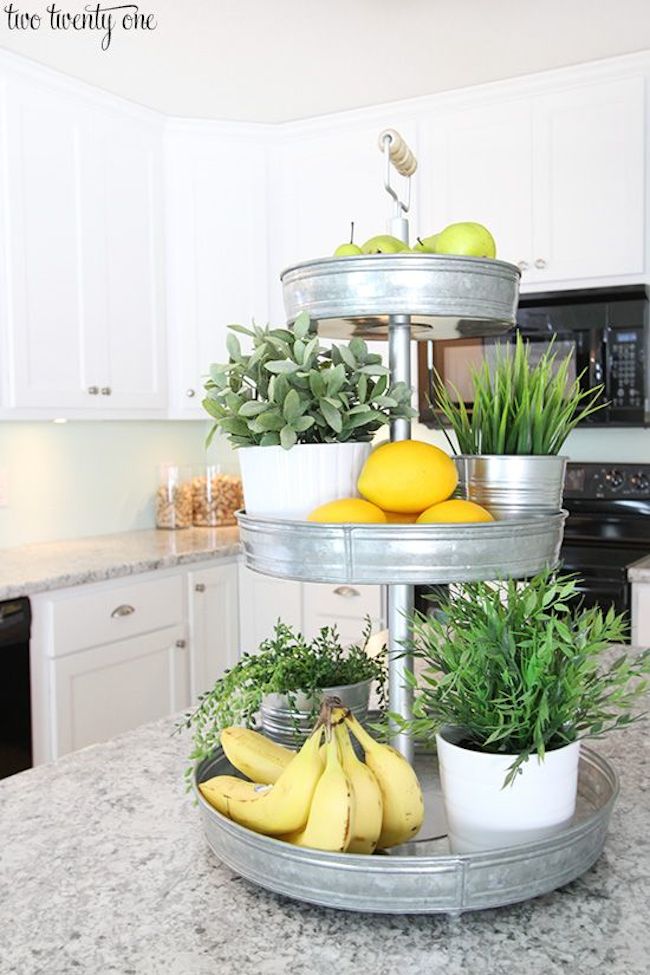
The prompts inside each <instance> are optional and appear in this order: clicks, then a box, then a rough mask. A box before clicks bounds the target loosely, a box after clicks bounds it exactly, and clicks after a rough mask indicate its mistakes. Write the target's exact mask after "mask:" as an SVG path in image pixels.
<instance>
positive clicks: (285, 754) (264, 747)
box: [221, 727, 296, 785]
mask: <svg viewBox="0 0 650 975" xmlns="http://www.w3.org/2000/svg"><path fill="white" fill-rule="evenodd" d="M221 747H222V748H223V750H224V753H225V755H226V758H227V759H228V761H229V762H230V764H231V765H234V767H235V768H236V769H237V770H238V771H239V772H241V773H242V774H243V775H245V776H247V777H248V778H249V779H252V781H253V782H262V783H264V784H265V785H269V784H272V783H274V782H277V780H278V779H279V778H280V776H281V775H282V773H283V772H284V770H285V768H286V767H287V765H288V764H289V762H291V760H292V759H294V758H295V757H296V753H295V752H292V751H290V750H289V749H288V748H283V747H282V745H276V743H275V742H274V741H269V739H268V738H265V737H264V735H260V734H259V733H258V732H257V731H252V730H251V729H250V728H238V727H232V728H224V729H223V731H222V732H221Z"/></svg>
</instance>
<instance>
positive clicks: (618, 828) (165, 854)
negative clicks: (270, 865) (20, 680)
mask: <svg viewBox="0 0 650 975" xmlns="http://www.w3.org/2000/svg"><path fill="white" fill-rule="evenodd" d="M172 729H173V720H172V719H165V720H163V721H160V722H157V723H155V724H151V725H147V726H144V727H142V728H140V729H138V730H136V731H134V732H130V733H129V734H126V735H123V736H121V737H119V738H115V739H114V740H112V741H110V742H108V743H107V744H104V745H97V746H93V747H90V748H86V749H84V750H82V751H79V752H76V753H75V754H72V755H69V756H66V757H65V758H63V759H61V760H59V761H58V762H56V763H54V764H52V765H47V766H41V767H40V768H37V769H34V770H31V771H28V772H23V773H21V774H19V775H16V776H13V777H12V778H9V779H6V780H4V781H3V782H0V836H2V842H1V846H0V851H1V852H0V931H2V937H1V938H0V971H1V972H2V973H3V975H73V973H75V972H78V973H88V975H99V973H101V975H109V973H119V975H235V973H236V975H242V973H247V972H256V973H260V975H267V973H268V975H283V973H285V972H290V973H291V975H320V973H323V975H325V973H327V975H332V972H336V973H337V975H352V973H355V975H395V973H396V972H399V973H400V975H437V973H440V975H443V973H444V975H521V973H522V972H525V973H526V975H569V973H570V975H647V973H648V970H649V967H650V927H649V926H648V923H647V905H648V902H649V899H650V876H649V874H650V846H649V841H648V837H649V836H650V804H649V803H648V786H649V779H648V757H649V751H650V750H649V748H648V726H647V724H646V725H645V726H644V724H642V723H641V724H638V725H634V726H632V727H631V728H629V729H627V730H626V731H624V732H623V733H616V734H613V735H611V736H610V737H609V738H608V739H605V740H603V741H602V742H598V743H596V749H597V750H598V751H599V752H601V753H602V754H604V755H606V756H607V757H608V758H610V760H611V761H612V763H613V764H614V765H615V767H616V769H617V771H618V772H619V775H620V777H621V794H620V797H619V800H618V802H617V804H616V807H615V810H614V814H613V817H612V823H611V831H610V835H609V837H608V840H607V845H606V848H605V852H604V854H603V856H602V857H601V859H600V860H599V861H598V863H597V864H596V866H595V867H594V868H592V869H591V870H590V871H589V872H588V873H587V874H585V875H584V876H583V877H582V878H580V879H579V880H576V881H574V882H573V883H572V884H570V885H568V886H567V887H565V888H563V889H561V890H558V891H556V892H554V893H552V894H548V895H545V896H543V897H539V898H537V899H536V900H533V901H529V902H526V903H523V904H519V905H515V906H512V907H507V908H502V909H500V910H489V911H484V912H477V913H472V914H465V915H463V916H462V917H460V918H457V919H450V918H448V917H447V916H443V915H440V916H431V917H426V916H415V917H413V916H410V917H406V916H389V917H387V916H380V915H364V914H354V913H347V912H337V911H334V910H329V909H323V908H318V907H312V906H309V905H307V904H301V903H297V902H294V901H290V900H288V899H286V898H283V897H281V896H278V895H275V894H271V893H268V892H266V891H264V890H261V889H259V888H257V887H255V886H253V885H252V884H250V883H248V882H247V881H244V880H242V879H241V878H238V877H237V876H235V875H234V874H233V873H232V872H231V871H230V870H228V869H227V868H226V867H224V866H223V865H222V864H221V863H220V862H219V861H218V860H217V859H216V857H215V856H214V855H213V854H212V852H211V851H210V850H209V848H208V846H207V843H206V841H205V839H204V836H203V833H202V828H201V824H200V819H199V812H198V810H197V809H196V808H195V807H194V806H193V803H192V799H191V798H190V797H189V796H187V795H186V794H185V793H184V790H183V784H182V781H181V780H182V772H183V768H184V766H185V755H186V753H187V750H188V741H187V739H186V738H184V737H182V738H181V737H179V736H171V734H170V733H171V731H172Z"/></svg>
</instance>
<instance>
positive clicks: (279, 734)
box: [260, 680, 373, 748]
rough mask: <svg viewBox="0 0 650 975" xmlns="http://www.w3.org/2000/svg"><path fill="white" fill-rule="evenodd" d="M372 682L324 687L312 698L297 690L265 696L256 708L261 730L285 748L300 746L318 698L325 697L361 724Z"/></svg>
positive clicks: (311, 721) (315, 715) (306, 733)
mask: <svg viewBox="0 0 650 975" xmlns="http://www.w3.org/2000/svg"><path fill="white" fill-rule="evenodd" d="M372 683H373V682H372V680H364V681H360V682H359V683H358V684H344V685H343V686H342V687H324V688H323V690H322V691H320V692H319V694H317V695H316V696H314V697H309V696H307V695H306V694H303V693H302V692H300V691H297V692H296V693H295V695H291V696H290V697H289V696H287V695H286V694H266V695H265V697H264V698H263V699H262V705H261V707H260V714H261V716H262V731H263V732H264V734H265V735H266V737H267V738H271V739H272V740H273V741H276V742H277V743H278V744H279V745H286V746H287V747H288V748H295V747H296V746H298V745H301V744H302V743H303V742H304V741H305V740H306V738H307V737H308V735H309V733H310V731H311V730H312V728H313V727H314V721H315V719H316V717H317V716H318V711H319V709H320V703H321V701H322V699H323V698H324V697H329V696H335V697H340V698H341V700H342V701H343V703H344V704H345V705H347V707H349V708H350V710H351V711H352V713H353V714H354V716H355V717H356V718H357V720H358V721H361V722H362V723H365V721H366V719H367V717H368V705H369V701H370V689H371V687H372Z"/></svg>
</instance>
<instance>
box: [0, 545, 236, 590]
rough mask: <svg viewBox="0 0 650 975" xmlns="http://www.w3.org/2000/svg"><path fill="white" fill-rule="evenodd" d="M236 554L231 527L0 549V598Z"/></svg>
mask: <svg viewBox="0 0 650 975" xmlns="http://www.w3.org/2000/svg"><path fill="white" fill-rule="evenodd" d="M238 552H239V529H237V528H186V529H183V530H182V531H163V530H156V529H151V530H145V531H134V532H120V533H119V534H115V535H95V536H92V537H90V538H77V539H72V540H70V541H63V542H44V543H41V544H37V545H23V546H20V547H19V548H5V549H0V599H12V598H14V597H16V596H30V595H32V594H33V593H37V592H45V591H46V590H50V589H61V588H63V587H65V586H77V585H80V584H81V583H86V582H101V581H102V580H104V579H114V578H117V577H118V576H128V575H132V574H133V573H137V572H149V571H150V570H152V569H168V568H172V567H173V566H175V565H186V564H188V563H190V562H200V561H203V560H205V559H210V558H216V557H220V558H225V557H227V556H229V555H236V554H237V553H238Z"/></svg>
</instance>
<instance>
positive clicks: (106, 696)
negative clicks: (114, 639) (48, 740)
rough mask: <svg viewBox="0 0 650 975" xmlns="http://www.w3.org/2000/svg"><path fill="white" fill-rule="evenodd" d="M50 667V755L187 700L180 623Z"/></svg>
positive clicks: (108, 735)
mask: <svg viewBox="0 0 650 975" xmlns="http://www.w3.org/2000/svg"><path fill="white" fill-rule="evenodd" d="M49 665H50V668H51V670H50V673H51V682H52V695H53V726H54V727H53V731H54V749H53V756H52V757H53V758H58V757H59V756H61V755H65V754H66V752H70V751H74V750H75V749H77V748H84V747H85V746H86V745H92V744H94V743H95V742H99V741H106V740H107V739H109V738H112V737H114V736H115V735H119V734H121V733H122V732H124V731H129V730H130V729H131V728H136V727H137V726H138V725H141V724H146V723H147V722H149V721H154V720H156V719H157V718H162V717H164V716H165V715H168V714H172V713H174V712H175V711H179V710H181V709H182V708H186V707H188V705H189V703H190V693H189V689H190V682H189V670H190V668H189V651H188V648H187V645H186V640H185V633H184V629H183V627H182V626H175V627H168V628H166V629H164V630H159V631H157V632H155V633H149V634H146V635H143V636H138V637H133V638H131V639H129V640H123V641H121V642H118V643H111V644H107V645H105V646H102V647H94V648H92V649H90V650H83V651H80V652H79V653H72V654H70V655H69V656H67V657H60V658H58V659H54V660H51V661H50V662H49Z"/></svg>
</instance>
